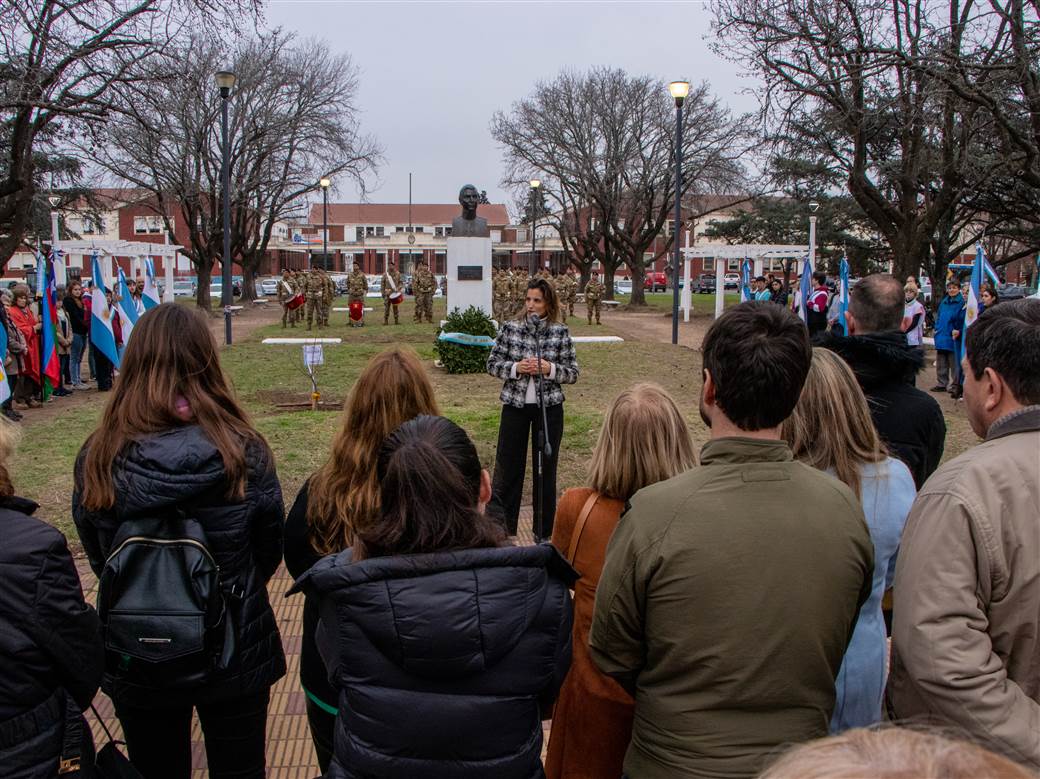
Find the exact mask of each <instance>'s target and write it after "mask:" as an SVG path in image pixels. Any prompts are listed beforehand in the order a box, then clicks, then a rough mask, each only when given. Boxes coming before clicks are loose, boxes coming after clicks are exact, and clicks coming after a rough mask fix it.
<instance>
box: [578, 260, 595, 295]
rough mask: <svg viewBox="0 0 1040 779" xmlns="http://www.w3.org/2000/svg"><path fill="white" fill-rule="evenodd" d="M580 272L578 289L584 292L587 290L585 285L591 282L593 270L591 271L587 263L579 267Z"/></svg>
mask: <svg viewBox="0 0 1040 779" xmlns="http://www.w3.org/2000/svg"><path fill="white" fill-rule="evenodd" d="M578 273H579V274H580V275H579V277H578V289H579V290H580V291H581V292H584V291H585V287H586V286H587V285H588V283H589V279H590V278H591V277H592V271H590V270H589V267H588V266H587V265H586V266H583V267H581V268H579V269H578Z"/></svg>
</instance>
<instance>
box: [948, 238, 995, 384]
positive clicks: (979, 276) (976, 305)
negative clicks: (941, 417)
mask: <svg viewBox="0 0 1040 779" xmlns="http://www.w3.org/2000/svg"><path fill="white" fill-rule="evenodd" d="M991 273H992V274H993V276H996V273H995V272H994V271H993V266H992V265H990V264H989V260H987V259H986V252H985V250H984V249H983V248H982V244H981V243H980V244H976V246H975V262H974V263H972V266H971V277H970V278H969V280H968V300H967V302H966V303H965V304H964V327H963V328H962V332H961V333H960V338H958V339H956V343H955V347H956V348H955V352H956V355H957V366H956V367H957V370H956V372H955V373H956V376H957V385H956V390H955V391H953V392H951V393H950V395H951V396H952V397H954V398H956V399H958V400H959V399H960V397H961V395H962V393H963V390H962V388H963V387H964V365H963V363H964V342H965V337H964V336H965V333H967V331H968V328H969V327H971V326H972V324H973V323H974V322H975V320H976V319H978V318H979V314H981V313H982V287H983V284H984V282H983V279H984V278H985V277H987V276H989V275H990V274H991Z"/></svg>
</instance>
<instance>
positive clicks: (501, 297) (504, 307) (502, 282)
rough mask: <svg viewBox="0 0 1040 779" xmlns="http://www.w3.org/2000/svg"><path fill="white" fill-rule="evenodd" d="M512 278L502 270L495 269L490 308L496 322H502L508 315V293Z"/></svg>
mask: <svg viewBox="0 0 1040 779" xmlns="http://www.w3.org/2000/svg"><path fill="white" fill-rule="evenodd" d="M511 284H512V278H511V277H510V275H509V273H508V272H506V271H504V270H497V271H495V277H494V281H493V282H492V284H491V289H492V301H491V310H492V314H493V316H494V317H495V321H496V322H499V323H501V322H503V321H505V319H506V318H507V317H508V313H507V311H508V308H509V293H510V286H511Z"/></svg>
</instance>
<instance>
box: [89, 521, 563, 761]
mask: <svg viewBox="0 0 1040 779" xmlns="http://www.w3.org/2000/svg"><path fill="white" fill-rule="evenodd" d="M517 542H518V543H524V544H530V543H532V536H531V510H530V507H525V508H523V509H522V510H521V513H520V532H519V534H518V536H517ZM79 568H80V578H81V579H82V581H83V591H84V594H85V595H86V597H87V600H88V602H90V603H93V602H94V599H95V597H96V596H97V580H96V579H95V578H94V575H93V573H92V572H91V571H90V568H89V566H87V564H86V561H85V560H82V561H80V564H79ZM290 586H292V578H291V577H290V576H289V574H288V572H287V571H286V570H285V567H284V566H281V567H279V569H278V572H277V573H276V574H275V575H274V578H273V579H272V580H271V584H270V586H269V587H268V592H270V595H271V605H272V607H273V608H274V615H275V618H276V619H277V620H278V629H279V630H280V631H281V634H282V645H283V646H284V647H285V658H286V661H287V665H288V667H289V672H288V673H287V674H286V675H285V677H284V678H283V679H282V680H281V681H280V682H278V684H276V685H275V686H274V687H273V688H272V689H271V707H270V709H269V711H268V715H267V776H268V779H313V777H316V776H318V775H319V774H320V770H319V768H318V762H317V760H316V758H315V756H314V748H313V746H312V745H311V736H310V731H309V730H308V729H307V714H306V708H305V701H304V696H303V691H302V690H301V689H300V675H299V674H300V644H301V642H302V636H303V596H302V595H296V596H293V597H292V598H286V597H285V593H286V592H287V591H288V589H289V587H290ZM95 705H96V707H97V710H98V712H99V713H100V714H101V716H102V717H104V718H105V724H106V725H107V726H108V728H109V730H111V731H112V733H113V735H115V736H116V738H120V735H119V734H120V733H121V730H120V728H119V720H117V719H116V718H115V713H114V712H113V710H112V702H111V701H110V700H109V699H108V697H107V696H105V695H104V694H103V693H100V692H99V693H98V696H97V699H96V700H95ZM87 720H88V721H89V722H90V724H91V727H92V728H93V730H94V743H95V744H97V746H98V748H100V747H101V745H102V744H104V743H105V734H104V732H103V731H102V729H101V726H100V725H98V724H97V723H96V722H95V721H94V717H93V715H92V714H88V715H87ZM546 739H548V731H546ZM191 740H192V765H193V767H194V770H193V771H192V779H205V777H206V776H207V775H208V772H207V770H206V748H205V745H204V743H203V740H202V731H201V729H200V728H199V721H198V718H197V717H196V718H195V720H194V722H193V723H192V730H191ZM543 752H544V744H543Z"/></svg>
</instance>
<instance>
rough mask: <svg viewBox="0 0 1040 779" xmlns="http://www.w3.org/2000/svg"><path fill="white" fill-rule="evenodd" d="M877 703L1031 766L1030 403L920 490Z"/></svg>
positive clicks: (1036, 730)
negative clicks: (888, 666)
mask: <svg viewBox="0 0 1040 779" xmlns="http://www.w3.org/2000/svg"><path fill="white" fill-rule="evenodd" d="M894 597H895V603H894V624H893V629H892V674H891V676H890V678H889V683H888V697H889V702H890V704H891V707H892V709H893V712H894V714H895V715H896V716H897V717H898V718H899V719H905V718H911V717H912V718H920V719H926V720H931V721H934V722H938V723H941V724H945V725H953V726H954V727H956V728H961V729H964V730H967V731H968V732H969V733H971V734H972V735H973V736H975V737H977V738H980V739H983V740H985V741H987V742H988V743H989V744H990V746H992V747H993V748H995V749H997V750H999V751H1001V752H1003V753H1004V754H1006V755H1007V756H1008V757H1010V758H1012V759H1013V760H1017V761H1018V762H1021V763H1025V764H1027V765H1029V766H1031V767H1032V768H1033V770H1037V769H1040V406H1029V407H1027V408H1024V409H1022V410H1020V411H1017V412H1015V413H1013V414H1009V415H1007V416H1005V417H1003V418H1002V419H999V420H997V421H996V422H995V423H994V424H993V425H992V426H991V427H990V430H989V434H988V435H987V436H986V440H985V442H984V443H982V444H980V445H979V446H976V447H975V448H974V449H971V450H969V451H968V452H965V453H964V454H962V455H961V456H960V457H958V458H956V459H955V460H953V461H951V462H948V463H946V465H944V466H942V467H941V468H940V469H939V470H938V471H936V472H935V474H934V475H933V476H932V477H931V478H930V479H929V480H928V481H927V482H926V483H925V485H924V487H923V488H922V490H921V492H920V493H919V495H918V497H917V500H916V502H915V503H914V507H913V509H912V510H911V512H910V516H909V518H908V519H907V522H906V529H905V530H904V531H903V542H902V548H901V550H900V553H899V564H898V566H897V568H896V576H895V589H894Z"/></svg>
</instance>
